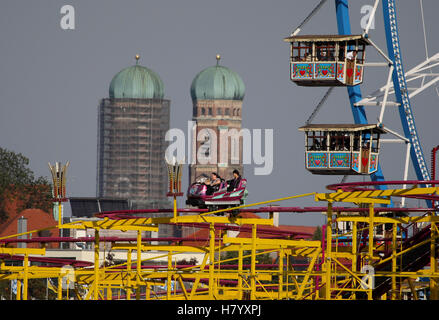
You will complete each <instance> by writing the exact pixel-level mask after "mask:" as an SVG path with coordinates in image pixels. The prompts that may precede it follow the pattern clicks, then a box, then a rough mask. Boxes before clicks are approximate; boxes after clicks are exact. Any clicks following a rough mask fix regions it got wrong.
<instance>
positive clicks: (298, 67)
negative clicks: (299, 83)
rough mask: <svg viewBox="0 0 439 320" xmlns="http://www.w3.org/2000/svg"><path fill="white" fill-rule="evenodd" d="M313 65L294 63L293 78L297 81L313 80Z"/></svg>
mask: <svg viewBox="0 0 439 320" xmlns="http://www.w3.org/2000/svg"><path fill="white" fill-rule="evenodd" d="M312 75H313V64H312V63H293V65H292V72H291V78H292V79H293V80H297V79H312Z"/></svg>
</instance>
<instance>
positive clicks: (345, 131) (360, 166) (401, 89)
mask: <svg viewBox="0 0 439 320" xmlns="http://www.w3.org/2000/svg"><path fill="white" fill-rule="evenodd" d="M326 2H327V0H322V1H320V2H319V4H318V5H317V6H316V7H315V8H314V9H313V10H312V11H311V13H310V14H309V15H308V16H307V17H306V18H305V20H304V21H303V22H302V23H301V24H300V25H299V26H298V27H297V28H296V29H295V30H294V31H293V32H292V33H291V35H290V37H287V38H285V41H286V42H290V43H291V62H290V63H291V67H290V73H291V80H292V81H293V82H295V83H296V84H297V85H299V86H325V87H328V89H327V92H326V94H325V95H324V96H323V98H322V99H321V101H320V102H319V104H318V105H317V106H316V108H315V109H314V111H313V112H312V114H311V116H310V117H309V118H308V120H307V122H306V125H305V126H304V127H301V128H300V130H302V131H305V133H306V139H305V141H306V146H305V147H306V159H305V166H306V168H307V169H308V170H309V171H311V172H312V173H314V174H339V175H343V181H344V180H345V179H346V178H347V176H348V175H351V174H363V175H369V176H370V178H371V180H372V181H377V182H381V181H384V174H383V170H382V169H381V166H380V165H379V163H378V155H379V146H380V144H381V143H384V142H395V143H401V142H402V143H404V144H405V145H406V157H405V163H404V174H403V177H402V179H403V180H407V176H408V168H409V163H410V162H411V164H412V166H413V169H414V171H415V173H416V176H417V179H418V180H420V181H429V180H431V179H430V174H429V170H428V167H427V164H426V160H425V157H424V153H423V150H422V145H421V141H420V137H419V134H418V131H417V129H416V124H415V117H414V113H413V110H412V105H411V103H410V99H411V98H413V97H414V96H416V95H418V94H419V93H421V92H422V91H424V90H425V89H427V88H430V87H432V86H435V85H436V83H437V82H438V81H439V76H438V74H435V73H434V72H433V71H432V70H433V68H434V67H436V66H438V65H439V53H437V54H435V55H433V56H429V52H428V46H427V40H426V29H425V22H424V8H423V0H419V6H420V10H421V16H422V27H423V32H424V44H425V56H426V58H425V60H424V61H423V62H421V63H419V64H418V65H417V66H415V67H414V68H412V69H410V70H409V71H407V72H405V71H404V64H403V55H402V52H401V51H402V50H401V47H400V41H399V34H398V24H397V7H396V1H395V0H381V1H380V0H375V2H374V5H373V7H372V6H371V12H370V14H369V19H368V22H367V25H366V26H365V27H363V32H362V34H360V35H352V34H351V25H350V19H349V3H348V2H349V1H348V0H335V11H336V18H337V29H338V34H337V35H324V36H322V35H320V36H317V35H312V36H303V35H299V32H300V31H301V29H302V27H303V26H304V25H305V24H306V23H307V22H308V21H309V20H310V19H311V18H312V17H313V16H314V15H315V14H316V13H317V12H318V11H319V10H320V9H321V8H322V6H323V5H324V4H325V3H326ZM380 2H381V6H382V10H383V19H384V33H385V36H386V44H387V50H386V51H387V54H386V53H385V50H383V49H382V48H380V47H379V46H378V45H377V44H376V43H375V42H374V41H373V39H372V38H371V37H370V35H369V30H370V29H371V24H372V22H373V21H374V17H375V14H376V11H377V9H378V6H379V4H380ZM366 47H369V48H370V47H373V48H374V49H375V50H376V51H377V52H378V54H379V56H381V57H382V59H383V62H366V57H365V56H366ZM368 50H369V49H368ZM349 54H350V56H349ZM353 54H354V58H353V57H352V55H353ZM368 66H378V67H383V68H384V69H387V72H388V74H387V81H386V83H385V84H384V85H383V86H382V87H380V88H378V89H377V90H375V91H373V92H372V93H370V94H368V95H367V96H365V97H363V95H362V92H361V84H362V82H363V74H364V68H365V67H368ZM416 81H418V82H419V81H420V82H421V83H420V85H418V86H413V84H414V83H416ZM408 83H410V84H411V86H408ZM335 86H346V87H347V93H348V99H349V102H350V106H351V110H352V115H353V118H354V122H355V125H352V126H348V127H346V126H341V125H340V124H338V125H316V124H311V122H312V121H313V119H314V117H315V116H316V114H317V113H318V111H319V110H320V108H321V107H322V105H323V104H324V103H325V101H326V100H327V98H328V96H329V95H330V94H331V92H332V90H333V88H334V87H335ZM436 93H437V94H438V95H439V92H438V89H437V88H436ZM367 106H377V107H379V108H380V112H379V118H378V122H377V123H376V125H371V124H370V122H369V121H368V118H367V115H366V108H365V107H367ZM388 106H396V107H397V108H398V110H399V116H400V121H401V126H402V131H403V132H401V133H398V132H396V131H394V130H392V129H390V128H387V127H386V126H385V125H384V124H383V123H384V114H385V110H386V107H388ZM380 130H381V131H380ZM380 133H381V134H383V133H387V134H389V135H393V136H394V139H383V138H380V137H379V136H380ZM374 136H375V137H376V138H374ZM366 143H367V147H366ZM374 144H375V146H374ZM374 147H375V149H374ZM342 149H343V150H342ZM376 187H377V188H379V189H385V188H386V186H385V185H384V184H377V186H376ZM428 205H429V206H430V205H431V203H428ZM401 206H404V201H402V203H401Z"/></svg>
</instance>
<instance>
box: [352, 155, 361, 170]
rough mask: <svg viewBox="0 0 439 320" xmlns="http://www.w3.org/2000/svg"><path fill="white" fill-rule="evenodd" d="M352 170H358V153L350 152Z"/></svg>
mask: <svg viewBox="0 0 439 320" xmlns="http://www.w3.org/2000/svg"><path fill="white" fill-rule="evenodd" d="M352 170H354V171H356V172H360V153H358V152H353V153H352Z"/></svg>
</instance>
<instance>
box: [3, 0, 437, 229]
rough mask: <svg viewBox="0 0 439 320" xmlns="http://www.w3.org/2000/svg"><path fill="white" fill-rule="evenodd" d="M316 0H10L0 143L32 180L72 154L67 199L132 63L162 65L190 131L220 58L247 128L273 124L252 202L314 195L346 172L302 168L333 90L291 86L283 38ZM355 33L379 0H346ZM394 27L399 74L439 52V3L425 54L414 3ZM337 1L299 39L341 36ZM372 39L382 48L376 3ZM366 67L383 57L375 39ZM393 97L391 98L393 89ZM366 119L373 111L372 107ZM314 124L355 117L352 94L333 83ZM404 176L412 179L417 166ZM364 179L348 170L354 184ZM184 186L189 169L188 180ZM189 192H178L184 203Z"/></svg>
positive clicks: (376, 79)
mask: <svg viewBox="0 0 439 320" xmlns="http://www.w3.org/2000/svg"><path fill="white" fill-rule="evenodd" d="M318 2H319V1H318V0H312V1H311V0H306V1H305V0H288V1H286V0H274V1H262V0H222V1H212V0H143V1H141V0H125V1H117V0H94V1H89V0H62V1H58V0H39V1H31V0H20V1H16V0H2V1H1V3H0V40H1V51H0V57H1V58H0V146H1V147H3V148H7V149H9V150H13V151H15V152H20V153H22V154H23V155H25V156H26V157H28V158H29V159H30V168H31V169H32V170H33V171H34V172H35V174H36V175H37V176H46V177H49V176H50V172H49V169H48V166H47V163H48V162H51V163H52V164H53V163H54V162H55V161H60V162H62V163H65V162H66V161H67V160H69V161H70V167H69V170H68V173H67V176H68V180H67V193H68V196H72V197H93V196H95V194H96V163H97V162H96V159H97V154H96V151H97V108H98V104H99V100H100V99H102V98H105V97H108V87H109V84H110V81H111V79H112V77H113V76H114V75H115V74H116V73H117V72H119V71H120V70H121V69H123V68H125V67H128V66H130V65H133V64H134V63H135V60H134V56H135V55H136V54H139V55H140V56H141V58H140V61H139V62H140V64H142V65H144V66H146V67H148V68H150V69H152V70H154V71H155V72H157V73H158V74H159V75H160V77H161V79H162V80H163V82H164V85H165V98H167V99H170V100H171V124H170V126H171V128H179V129H181V130H183V131H184V132H185V133H186V132H187V121H189V120H191V117H192V101H191V97H190V90H189V89H190V85H191V83H192V80H193V78H194V77H195V76H196V74H197V73H198V72H200V71H201V70H202V69H204V68H206V67H209V66H212V65H214V64H215V63H216V60H215V57H216V55H217V54H220V55H221V57H222V58H221V64H222V65H224V66H226V67H229V68H231V69H232V70H234V71H236V72H237V73H238V74H239V75H240V76H241V78H242V79H243V81H244V83H245V86H246V93H245V98H244V101H243V111H242V127H243V128H247V129H262V130H264V129H273V136H274V147H273V160H274V164H273V170H272V172H271V173H270V174H269V175H254V168H255V166H257V165H255V164H250V165H246V166H245V168H244V176H245V178H247V180H248V189H249V197H248V200H247V203H253V202H259V201H265V200H271V199H277V198H282V197H286V196H290V195H297V194H302V193H308V192H316V191H317V192H325V191H326V188H325V186H326V185H328V184H331V183H336V182H339V181H340V180H341V177H338V176H321V175H312V174H311V173H309V172H308V171H306V170H305V168H304V137H303V133H302V132H299V131H298V130H297V128H298V127H300V126H302V125H304V123H305V121H306V120H307V119H308V117H309V116H310V114H311V113H312V111H313V110H314V108H315V106H316V105H317V104H318V102H319V101H320V99H321V98H322V97H323V95H324V93H325V92H326V88H306V87H299V86H296V85H295V84H294V83H292V82H291V81H290V80H289V45H288V43H285V42H283V38H284V37H287V36H289V34H290V33H291V32H292V31H293V30H294V29H295V28H296V27H297V26H298V25H299V24H300V23H301V22H302V20H303V19H304V18H305V17H306V15H308V13H310V12H311V10H312V9H313V8H314V6H315V5H317V3H318ZM349 2H350V20H351V26H352V33H354V34H360V33H361V32H362V30H361V26H360V21H361V19H362V17H363V16H364V13H362V11H361V10H362V7H363V6H365V5H373V3H374V1H372V0H364V1H363V0H355V1H354V0H351V1H349ZM396 2H397V5H398V8H397V12H398V26H399V32H400V42H401V49H402V54H403V61H404V68H405V70H409V69H410V68H412V67H413V66H415V65H417V64H418V63H420V62H422V61H423V60H424V59H425V58H426V56H427V55H428V56H432V55H433V54H435V53H437V52H439V43H438V42H437V41H434V40H436V39H437V35H436V34H435V32H437V31H436V30H438V27H439V21H438V19H436V17H435V15H436V13H437V12H438V11H439V2H438V1H436V0H423V1H422V4H423V9H424V15H425V27H426V39H427V44H428V46H427V49H428V50H427V52H426V50H425V45H424V33H423V28H422V20H421V8H420V1H418V0H399V1H396ZM65 5H71V6H72V7H73V8H74V10H75V16H74V18H75V19H74V21H75V29H74V30H65V29H63V28H62V27H61V24H60V22H61V20H62V19H63V16H64V15H65V14H62V13H61V12H60V10H61V8H62V7H63V6H65ZM336 33H337V26H336V17H335V6H334V1H332V0H329V1H327V3H326V4H325V5H324V6H323V8H322V9H321V10H320V11H319V12H318V14H317V15H315V16H314V17H313V19H312V20H310V21H309V22H308V24H307V25H306V26H305V27H304V28H303V30H302V31H301V33H300V34H302V35H305V34H336ZM370 37H371V39H373V41H374V42H375V43H376V44H377V45H378V46H379V47H380V48H382V49H383V51H385V52H387V49H386V44H385V34H384V27H383V19H382V8H381V5H380V6H379V7H378V10H377V15H376V19H375V25H374V29H373V30H371V31H370ZM367 61H368V62H382V61H383V59H382V58H381V57H380V56H379V55H378V54H377V52H376V51H375V50H374V49H373V48H371V47H369V48H368V51H367ZM387 72H388V71H387V69H386V68H378V67H369V68H367V69H366V72H365V80H364V83H363V84H362V85H361V90H362V93H363V95H366V94H368V93H371V92H373V91H374V90H376V89H378V88H379V87H381V86H383V85H384V84H385V81H386V78H387ZM390 100H394V97H390ZM411 104H412V108H413V111H414V114H415V121H416V126H417V129H418V133H419V136H420V139H421V143H422V147H423V150H424V154H425V157H426V161H427V163H428V164H430V151H431V149H432V148H433V147H435V146H436V145H438V144H439V139H438V138H439V135H438V133H437V119H438V118H439V97H438V95H437V93H436V90H435V89H434V87H431V88H430V89H427V90H426V91H425V92H423V93H422V94H420V95H418V96H416V97H415V98H413V99H412V100H411ZM366 110H367V116H368V119H369V120H370V121H369V122H370V123H376V122H377V117H378V114H379V110H378V108H376V107H367V109H366ZM313 123H353V118H352V113H351V110H350V105H349V99H348V96H347V91H346V88H343V87H338V88H335V89H334V90H333V93H332V94H331V96H330V97H329V99H328V100H327V102H326V103H325V105H324V106H323V108H322V109H321V111H320V112H319V113H318V115H317V116H316V118H315V120H314V121H313ZM383 123H384V125H386V126H387V127H389V128H391V129H393V130H395V131H397V132H402V129H401V124H400V120H399V115H398V112H397V110H396V108H395V107H389V108H387V109H386V113H385V116H384V121H383ZM404 155H405V147H403V146H402V145H401V144H385V145H384V146H383V147H382V150H381V159H380V163H381V166H382V168H383V172H384V175H385V177H386V179H387V180H400V179H402V176H403V167H404V161H405V159H404ZM409 178H411V179H415V174H414V171H413V169H410V171H409ZM356 180H359V181H363V180H364V181H367V180H368V178H367V177H349V178H348V181H356ZM182 183H183V185H184V186H187V183H188V174H187V168H185V171H184V174H183V181H182ZM183 201H184V199H180V202H179V203H180V204H181V205H183V203H184V202H183ZM277 204H278V205H282V206H316V205H317V206H322V205H324V203H316V202H314V200H313V198H311V197H308V198H302V199H298V200H291V201H284V202H279V203H277ZM280 223H281V224H296V225H321V224H323V223H324V217H323V215H321V214H319V213H314V214H309V213H303V214H289V213H286V214H281V218H280Z"/></svg>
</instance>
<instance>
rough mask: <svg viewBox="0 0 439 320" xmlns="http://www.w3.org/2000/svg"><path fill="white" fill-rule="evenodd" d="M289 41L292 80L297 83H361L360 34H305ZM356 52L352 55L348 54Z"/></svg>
mask: <svg viewBox="0 0 439 320" xmlns="http://www.w3.org/2000/svg"><path fill="white" fill-rule="evenodd" d="M284 41H285V42H289V43H291V64H290V75H291V80H292V81H293V82H294V83H296V84H297V85H299V86H311V87H317V86H355V85H357V84H360V83H362V82H363V72H364V61H365V53H366V51H365V47H366V45H369V44H370V42H369V41H368V40H367V39H366V38H364V37H363V36H362V35H311V36H310V35H308V36H305V35H303V36H291V37H288V38H285V39H284ZM353 51H357V55H356V57H355V58H353V57H352V56H351V54H352V52H353Z"/></svg>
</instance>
